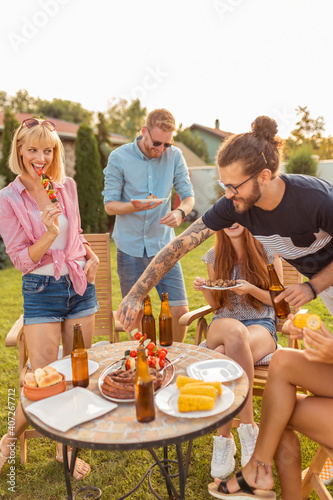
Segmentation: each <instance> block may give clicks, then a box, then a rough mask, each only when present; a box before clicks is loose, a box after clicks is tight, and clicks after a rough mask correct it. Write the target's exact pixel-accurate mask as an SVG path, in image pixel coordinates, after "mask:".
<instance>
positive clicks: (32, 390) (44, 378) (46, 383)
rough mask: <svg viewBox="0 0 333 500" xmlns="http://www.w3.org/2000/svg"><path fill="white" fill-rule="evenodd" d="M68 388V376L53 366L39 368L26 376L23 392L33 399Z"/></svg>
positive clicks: (45, 396)
mask: <svg viewBox="0 0 333 500" xmlns="http://www.w3.org/2000/svg"><path fill="white" fill-rule="evenodd" d="M65 390H66V378H65V375H64V374H63V373H59V372H57V370H56V369H55V368H53V367H52V366H46V367H44V368H37V370H35V372H34V373H33V372H29V373H27V374H26V376H25V377H24V382H23V394H24V395H25V397H26V398H27V399H30V400H31V401H39V400H40V399H45V398H49V397H50V396H55V395H56V394H60V393H61V392H64V391H65Z"/></svg>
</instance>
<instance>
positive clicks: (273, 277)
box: [267, 264, 290, 319]
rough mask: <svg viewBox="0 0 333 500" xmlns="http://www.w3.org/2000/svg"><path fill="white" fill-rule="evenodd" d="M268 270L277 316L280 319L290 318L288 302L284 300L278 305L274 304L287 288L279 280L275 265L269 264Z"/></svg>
mask: <svg viewBox="0 0 333 500" xmlns="http://www.w3.org/2000/svg"><path fill="white" fill-rule="evenodd" d="M267 269H268V275H269V293H270V296H271V299H272V302H273V307H274V311H275V314H276V316H277V317H278V318H279V319H285V318H287V317H288V314H290V307H289V304H288V302H286V301H285V300H284V299H283V300H281V301H280V302H278V303H277V302H274V299H275V297H277V296H278V295H280V293H281V292H283V290H284V289H285V288H284V286H283V285H282V283H281V282H280V280H279V277H278V275H277V273H276V271H275V267H274V264H268V266H267Z"/></svg>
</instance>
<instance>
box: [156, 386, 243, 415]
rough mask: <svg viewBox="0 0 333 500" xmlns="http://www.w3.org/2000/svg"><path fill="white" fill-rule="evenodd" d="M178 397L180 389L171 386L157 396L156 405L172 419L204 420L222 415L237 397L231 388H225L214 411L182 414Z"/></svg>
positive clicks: (217, 399) (216, 402) (217, 400)
mask: <svg viewBox="0 0 333 500" xmlns="http://www.w3.org/2000/svg"><path fill="white" fill-rule="evenodd" d="M178 396H179V389H177V384H171V385H169V387H166V388H165V389H161V390H160V391H159V392H158V393H157V394H156V396H155V404H156V406H157V407H158V408H159V409H160V410H161V411H163V412H164V413H166V414H167V415H171V416H172V417H179V418H203V417H211V416H213V415H217V414H218V413H222V412H223V411H225V410H227V409H228V408H230V406H231V405H232V403H233V402H234V399H235V395H234V393H233V392H232V391H231V390H230V389H229V387H225V386H223V387H222V395H221V396H218V397H217V398H216V401H215V406H214V408H213V409H212V410H207V411H187V412H180V411H178Z"/></svg>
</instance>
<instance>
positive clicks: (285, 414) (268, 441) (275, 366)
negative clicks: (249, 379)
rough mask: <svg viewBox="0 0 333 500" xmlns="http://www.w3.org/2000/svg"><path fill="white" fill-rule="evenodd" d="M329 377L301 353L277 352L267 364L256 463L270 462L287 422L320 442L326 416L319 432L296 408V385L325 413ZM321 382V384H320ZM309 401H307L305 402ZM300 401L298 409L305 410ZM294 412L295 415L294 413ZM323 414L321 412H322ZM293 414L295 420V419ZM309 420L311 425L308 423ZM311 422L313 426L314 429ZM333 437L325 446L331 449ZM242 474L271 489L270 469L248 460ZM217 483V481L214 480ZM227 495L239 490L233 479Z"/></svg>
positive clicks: (332, 385)
mask: <svg viewBox="0 0 333 500" xmlns="http://www.w3.org/2000/svg"><path fill="white" fill-rule="evenodd" d="M332 378H333V375H332V367H331V366H330V365H328V364H327V365H325V364H323V363H315V362H310V361H308V360H307V359H306V358H305V357H304V352H302V351H297V350H293V349H284V350H283V351H282V350H281V351H277V352H276V353H275V354H274V356H273V358H272V361H271V364H270V368H269V376H268V381H267V384H266V389H265V393H264V398H263V405H262V413H261V424H260V432H259V436H258V440H257V445H256V448H255V453H254V456H255V457H256V459H257V460H259V461H260V462H263V463H265V464H267V465H270V464H271V463H272V460H273V457H274V455H275V453H276V450H277V448H278V445H279V442H280V439H281V436H282V435H283V432H284V430H285V429H286V428H287V425H288V423H289V421H290V422H291V424H292V425H293V426H296V424H297V430H299V431H300V432H303V433H304V434H306V435H308V436H309V437H310V438H311V439H314V440H316V441H318V442H319V443H320V442H321V440H320V439H322V434H321V433H322V432H323V428H324V429H326V426H327V418H328V416H327V414H326V419H325V422H326V424H324V423H323V426H322V429H319V427H320V426H319V425H318V423H317V420H316V418H314V415H312V416H311V417H310V416H309V413H308V412H305V411H304V410H303V411H302V412H300V411H299V408H300V407H301V406H300V405H298V404H297V407H296V386H302V387H304V388H306V389H308V390H309V391H310V392H312V393H313V394H314V395H316V396H318V399H317V398H312V400H315V401H320V400H321V399H320V397H323V398H326V399H322V401H323V402H325V405H326V407H327V404H328V410H329V411H331V412H332V410H333V402H331V399H330V398H333V380H332ZM323 380H325V384H323ZM312 400H310V399H309V402H311V401H312ZM305 401H306V400H304V402H303V401H302V403H303V404H302V407H303V408H305V406H304V404H305ZM296 410H297V413H296ZM323 412H324V414H325V411H324V410H323ZM296 415H297V420H294V419H296ZM311 421H312V422H311ZM314 422H316V425H315V426H314V425H313V424H314ZM332 440H333V437H332V438H331V440H330V441H329V443H327V446H332V444H333V443H332V442H331V441H332ZM257 472H259V476H258V480H257V482H256V481H255V478H256V473H257ZM243 475H244V477H245V479H246V481H247V482H248V484H249V485H250V486H255V487H257V488H262V489H270V488H271V487H272V486H273V476H272V471H271V468H269V469H267V470H265V469H264V467H262V466H259V467H258V466H257V462H256V461H255V460H254V459H251V460H250V462H249V463H248V464H247V465H246V466H245V467H244V468H243ZM217 482H218V481H217ZM228 488H229V490H230V492H235V491H238V489H239V487H238V484H237V482H236V479H235V478H232V479H231V480H230V481H229V482H228Z"/></svg>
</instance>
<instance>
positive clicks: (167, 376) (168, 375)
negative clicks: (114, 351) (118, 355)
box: [98, 358, 175, 403]
mask: <svg viewBox="0 0 333 500" xmlns="http://www.w3.org/2000/svg"><path fill="white" fill-rule="evenodd" d="M123 361H124V359H120V360H118V361H115V362H114V363H112V364H111V365H109V366H107V367H106V368H105V370H103V371H102V373H101V374H100V376H99V379H98V388H99V392H100V393H101V396H103V398H106V399H109V401H115V402H116V403H134V402H135V398H131V399H118V398H114V397H112V396H108V395H107V394H104V392H103V391H102V385H103V382H104V379H105V377H106V376H107V375H108V374H109V373H112V372H114V371H116V370H118V369H119V368H121V365H122V364H123ZM165 361H166V362H167V363H168V364H169V363H170V361H169V360H168V358H165ZM168 364H167V365H166V366H165V369H164V371H163V380H162V385H161V387H160V388H159V389H157V390H156V391H155V394H156V393H157V392H158V391H160V390H161V389H163V388H164V387H167V386H168V385H169V384H171V382H172V379H173V377H174V375H175V368H174V366H173V365H171V366H168Z"/></svg>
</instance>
